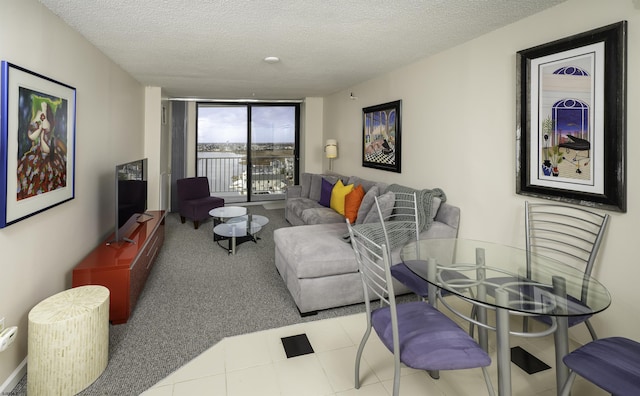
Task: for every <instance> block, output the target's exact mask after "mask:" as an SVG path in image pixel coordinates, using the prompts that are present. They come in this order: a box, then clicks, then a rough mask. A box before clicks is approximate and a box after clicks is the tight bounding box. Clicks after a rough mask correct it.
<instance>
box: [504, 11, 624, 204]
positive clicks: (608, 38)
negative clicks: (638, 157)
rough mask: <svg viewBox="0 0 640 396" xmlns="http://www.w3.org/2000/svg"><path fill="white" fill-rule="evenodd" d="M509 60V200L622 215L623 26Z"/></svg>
mask: <svg viewBox="0 0 640 396" xmlns="http://www.w3.org/2000/svg"><path fill="white" fill-rule="evenodd" d="M516 58H517V66H516V97H517V100H516V102H517V105H516V120H517V125H516V193H517V194H520V195H527V196H533V197H538V198H545V199H551V200H556V201H562V202H566V203H571V204H577V205H583V206H590V207H596V208H601V209H605V210H613V211H619V212H626V210H627V191H626V101H627V99H626V96H627V95H626V79H627V76H626V74H627V65H626V63H627V22H626V21H621V22H618V23H614V24H611V25H608V26H604V27H601V28H598V29H594V30H590V31H587V32H584V33H581V34H577V35H574V36H570V37H566V38H563V39H560V40H557V41H553V42H550V43H547V44H543V45H539V46H536V47H532V48H529V49H525V50H522V51H518V53H517V54H516Z"/></svg>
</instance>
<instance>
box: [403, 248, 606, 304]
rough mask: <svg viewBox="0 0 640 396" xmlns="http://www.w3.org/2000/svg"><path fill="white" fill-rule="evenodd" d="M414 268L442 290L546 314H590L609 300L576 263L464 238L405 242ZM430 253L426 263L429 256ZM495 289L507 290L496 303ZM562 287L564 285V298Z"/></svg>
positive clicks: (406, 257)
mask: <svg viewBox="0 0 640 396" xmlns="http://www.w3.org/2000/svg"><path fill="white" fill-rule="evenodd" d="M400 257H401V258H402V261H403V262H404V263H405V265H406V266H407V267H408V268H409V269H410V270H411V271H413V272H414V273H415V274H417V275H418V276H420V277H421V278H423V279H425V280H426V281H427V282H429V283H430V284H434V285H437V286H438V287H439V288H441V289H442V290H446V291H447V292H450V293H453V294H456V295H459V296H461V297H463V298H465V299H468V300H471V301H476V302H480V303H484V304H487V305H489V306H494V307H498V308H506V309H509V310H512V311H518V312H523V313H527V314H537V315H550V316H580V315H590V314H595V313H597V312H600V311H603V310H605V309H606V308H607V307H608V306H609V305H610V304H611V296H610V295H609V292H608V290H607V289H606V288H605V287H604V286H603V285H602V284H601V283H600V282H598V281H597V280H596V279H594V278H592V277H587V276H585V274H584V272H583V271H582V270H580V269H577V268H574V267H572V266H569V265H567V264H564V263H562V262H560V261H557V260H554V259H551V258H548V257H544V256H541V255H536V254H531V258H530V260H531V261H530V263H531V264H530V266H529V267H528V266H527V252H526V250H525V249H520V248H515V247H511V246H506V245H501V244H496V243H491V242H483V241H474V240H467V239H425V240H419V241H414V242H410V243H409V244H407V245H405V246H404V247H403V248H402V250H401V253H400ZM430 258H431V259H434V261H433V262H434V264H435V265H434V267H432V268H431V269H430V268H429V264H428V259H430ZM496 290H504V291H506V292H507V294H508V299H506V302H500V303H498V302H497V301H496V298H495V292H496ZM564 290H566V298H564V297H563V296H564V295H565V293H564Z"/></svg>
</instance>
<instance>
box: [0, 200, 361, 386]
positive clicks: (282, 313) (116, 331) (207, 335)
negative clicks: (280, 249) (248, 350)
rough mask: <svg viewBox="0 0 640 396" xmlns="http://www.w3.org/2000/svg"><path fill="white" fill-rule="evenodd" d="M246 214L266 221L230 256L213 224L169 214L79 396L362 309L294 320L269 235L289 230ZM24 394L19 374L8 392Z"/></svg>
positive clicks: (277, 215)
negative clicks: (222, 347)
mask: <svg viewBox="0 0 640 396" xmlns="http://www.w3.org/2000/svg"><path fill="white" fill-rule="evenodd" d="M249 212H250V213H253V214H260V215H264V216H267V217H268V218H269V220H270V222H269V224H268V225H267V226H266V227H265V228H264V229H263V231H262V232H261V235H260V237H261V240H259V241H258V243H257V244H256V243H253V242H246V243H244V244H242V245H239V246H238V248H237V254H236V255H235V256H230V255H228V254H227V252H226V250H224V249H222V248H220V247H218V246H217V245H216V244H215V243H214V242H213V241H212V239H213V232H212V222H211V221H207V222H205V223H203V224H202V225H201V226H200V228H199V229H198V230H195V229H194V228H193V223H190V222H187V223H185V224H181V223H180V220H179V217H178V215H177V214H175V213H172V214H169V215H168V216H167V220H166V227H165V242H164V246H163V248H162V250H161V251H160V254H159V257H158V259H157V260H156V262H155V265H154V268H153V270H152V271H151V273H150V275H149V278H148V279H147V282H146V285H145V288H144V290H143V292H142V294H141V296H140V298H139V300H138V304H137V306H136V307H135V310H134V312H133V314H132V316H131V317H130V319H129V321H128V322H127V323H126V324H120V325H110V329H109V332H110V333H109V364H108V366H107V368H106V370H105V371H104V373H103V374H102V375H101V376H100V377H99V378H98V379H97V380H96V381H95V382H94V383H93V384H92V385H91V386H89V387H88V388H87V389H85V390H84V391H83V392H81V393H80V395H82V396H89V395H139V394H140V393H142V392H144V391H145V390H147V389H148V388H150V387H151V386H153V385H154V384H156V383H157V382H158V381H160V380H161V379H163V378H164V377H166V376H167V375H169V374H170V373H172V372H173V371H175V370H176V369H178V368H179V367H181V366H182V365H184V364H185V363H187V362H189V361H190V360H191V359H193V358H195V357H196V356H198V355H199V354H200V353H202V352H204V351H205V350H207V349H208V348H210V347H211V346H212V345H214V344H216V343H217V342H218V341H220V340H222V339H223V338H225V337H229V336H233V335H238V334H245V333H250V332H255V331H259V330H265V329H270V328H276V327H281V326H286V325H290V324H295V323H299V322H306V321H313V320H320V319H326V318H329V317H335V316H341V315H348V314H353V313H357V312H363V311H364V305H363V304H357V305H352V306H348V307H342V308H336V309H331V310H326V311H321V312H319V313H318V315H315V316H309V317H305V318H302V317H300V315H299V313H298V310H297V308H296V306H295V303H294V302H293V299H292V298H291V295H290V294H289V292H288V290H287V289H286V287H285V285H284V282H283V281H282V278H280V275H279V274H278V272H277V271H276V268H275V264H274V243H273V230H274V229H277V228H280V227H287V226H288V223H287V222H286V221H285V219H284V209H273V210H267V209H265V208H264V207H263V206H261V205H257V206H250V207H249ZM26 388H27V386H26V376H25V378H23V379H22V380H21V382H20V383H19V384H18V385H17V386H16V388H15V389H14V392H13V393H12V394H14V395H20V394H23V395H24V394H26Z"/></svg>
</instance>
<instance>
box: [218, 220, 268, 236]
mask: <svg viewBox="0 0 640 396" xmlns="http://www.w3.org/2000/svg"><path fill="white" fill-rule="evenodd" d="M260 230H262V226H261V225H260V224H258V223H251V228H249V227H248V226H247V222H246V221H239V222H235V223H222V224H218V225H217V226H215V227H213V232H215V233H216V234H218V235H220V236H223V237H227V238H231V237H244V236H247V235H254V234H257V233H258V232H259V231H260ZM247 231H248V233H247Z"/></svg>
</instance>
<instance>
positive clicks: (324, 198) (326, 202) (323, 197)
mask: <svg viewBox="0 0 640 396" xmlns="http://www.w3.org/2000/svg"><path fill="white" fill-rule="evenodd" d="M331 191H333V184H331V182H329V181H327V180H326V179H325V178H322V189H321V190H320V200H319V201H318V203H319V204H320V205H322V206H326V207H327V208H328V207H330V205H331Z"/></svg>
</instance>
